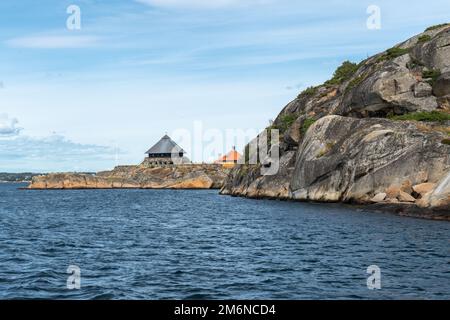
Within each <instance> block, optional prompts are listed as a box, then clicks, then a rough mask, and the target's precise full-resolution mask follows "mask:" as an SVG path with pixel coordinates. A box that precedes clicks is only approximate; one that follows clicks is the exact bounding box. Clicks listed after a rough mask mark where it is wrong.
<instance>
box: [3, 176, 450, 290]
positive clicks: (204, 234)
mask: <svg viewBox="0 0 450 320" xmlns="http://www.w3.org/2000/svg"><path fill="white" fill-rule="evenodd" d="M17 187H18V185H17V184H15V185H13V184H2V185H0V298H3V299H12V298H50V299H54V298H55V299H66V298H70V299H172V298H175V299H266V298H267V299H330V298H331V299H334V298H344V299H359V298H364V299H381V298H395V299H405V298H414V299H416V298H418V299H431V298H437V299H449V298H450V252H449V248H450V246H449V245H450V223H448V222H437V221H426V220H417V219H411V218H403V217H397V216H393V215H390V214H385V213H374V212H366V211H363V210H358V209H356V208H353V207H345V206H337V205H323V204H322V205H321V204H302V203H289V202H278V201H258V200H248V199H240V198H232V197H226V196H219V195H217V192H216V191H188V190H185V191H169V190H89V191H88V190H67V191H22V190H17ZM69 265H77V266H79V267H80V268H81V289H80V290H68V289H67V288H66V281H67V277H68V274H67V273H66V271H67V267H68V266H69ZM370 265H377V266H379V267H380V268H381V284H382V289H381V290H368V289H367V285H366V280H367V277H368V276H369V275H368V274H366V269H367V267H368V266H370Z"/></svg>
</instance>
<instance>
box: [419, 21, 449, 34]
mask: <svg viewBox="0 0 450 320" xmlns="http://www.w3.org/2000/svg"><path fill="white" fill-rule="evenodd" d="M445 26H450V23H441V24H437V25H435V26H431V27H429V28H427V29H426V30H425V32H427V31H433V30H436V29H440V28H442V27H445Z"/></svg>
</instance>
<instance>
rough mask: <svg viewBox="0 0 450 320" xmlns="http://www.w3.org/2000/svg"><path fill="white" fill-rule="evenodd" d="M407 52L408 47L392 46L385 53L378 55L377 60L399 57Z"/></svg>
mask: <svg viewBox="0 0 450 320" xmlns="http://www.w3.org/2000/svg"><path fill="white" fill-rule="evenodd" d="M407 53H409V49H402V48H399V47H393V48H390V49H388V50H387V51H386V53H385V54H383V55H382V56H380V57H379V58H378V61H379V62H380V61H385V60H391V59H395V58H398V57H401V56H403V55H405V54H407Z"/></svg>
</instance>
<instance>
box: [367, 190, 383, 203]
mask: <svg viewBox="0 0 450 320" xmlns="http://www.w3.org/2000/svg"><path fill="white" fill-rule="evenodd" d="M386 195H387V194H386V193H384V192H382V193H378V194H377V195H376V196H375V197H373V198H372V199H370V201H371V202H375V203H378V202H383V201H384V199H386Z"/></svg>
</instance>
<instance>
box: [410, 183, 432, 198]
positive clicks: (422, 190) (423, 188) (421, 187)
mask: <svg viewBox="0 0 450 320" xmlns="http://www.w3.org/2000/svg"><path fill="white" fill-rule="evenodd" d="M435 187H436V183H429V182H427V183H421V184H417V185H415V186H413V190H414V192H416V193H417V194H419V195H421V196H423V195H425V194H426V193H428V192H430V191H432V190H433V189H434V188H435Z"/></svg>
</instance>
